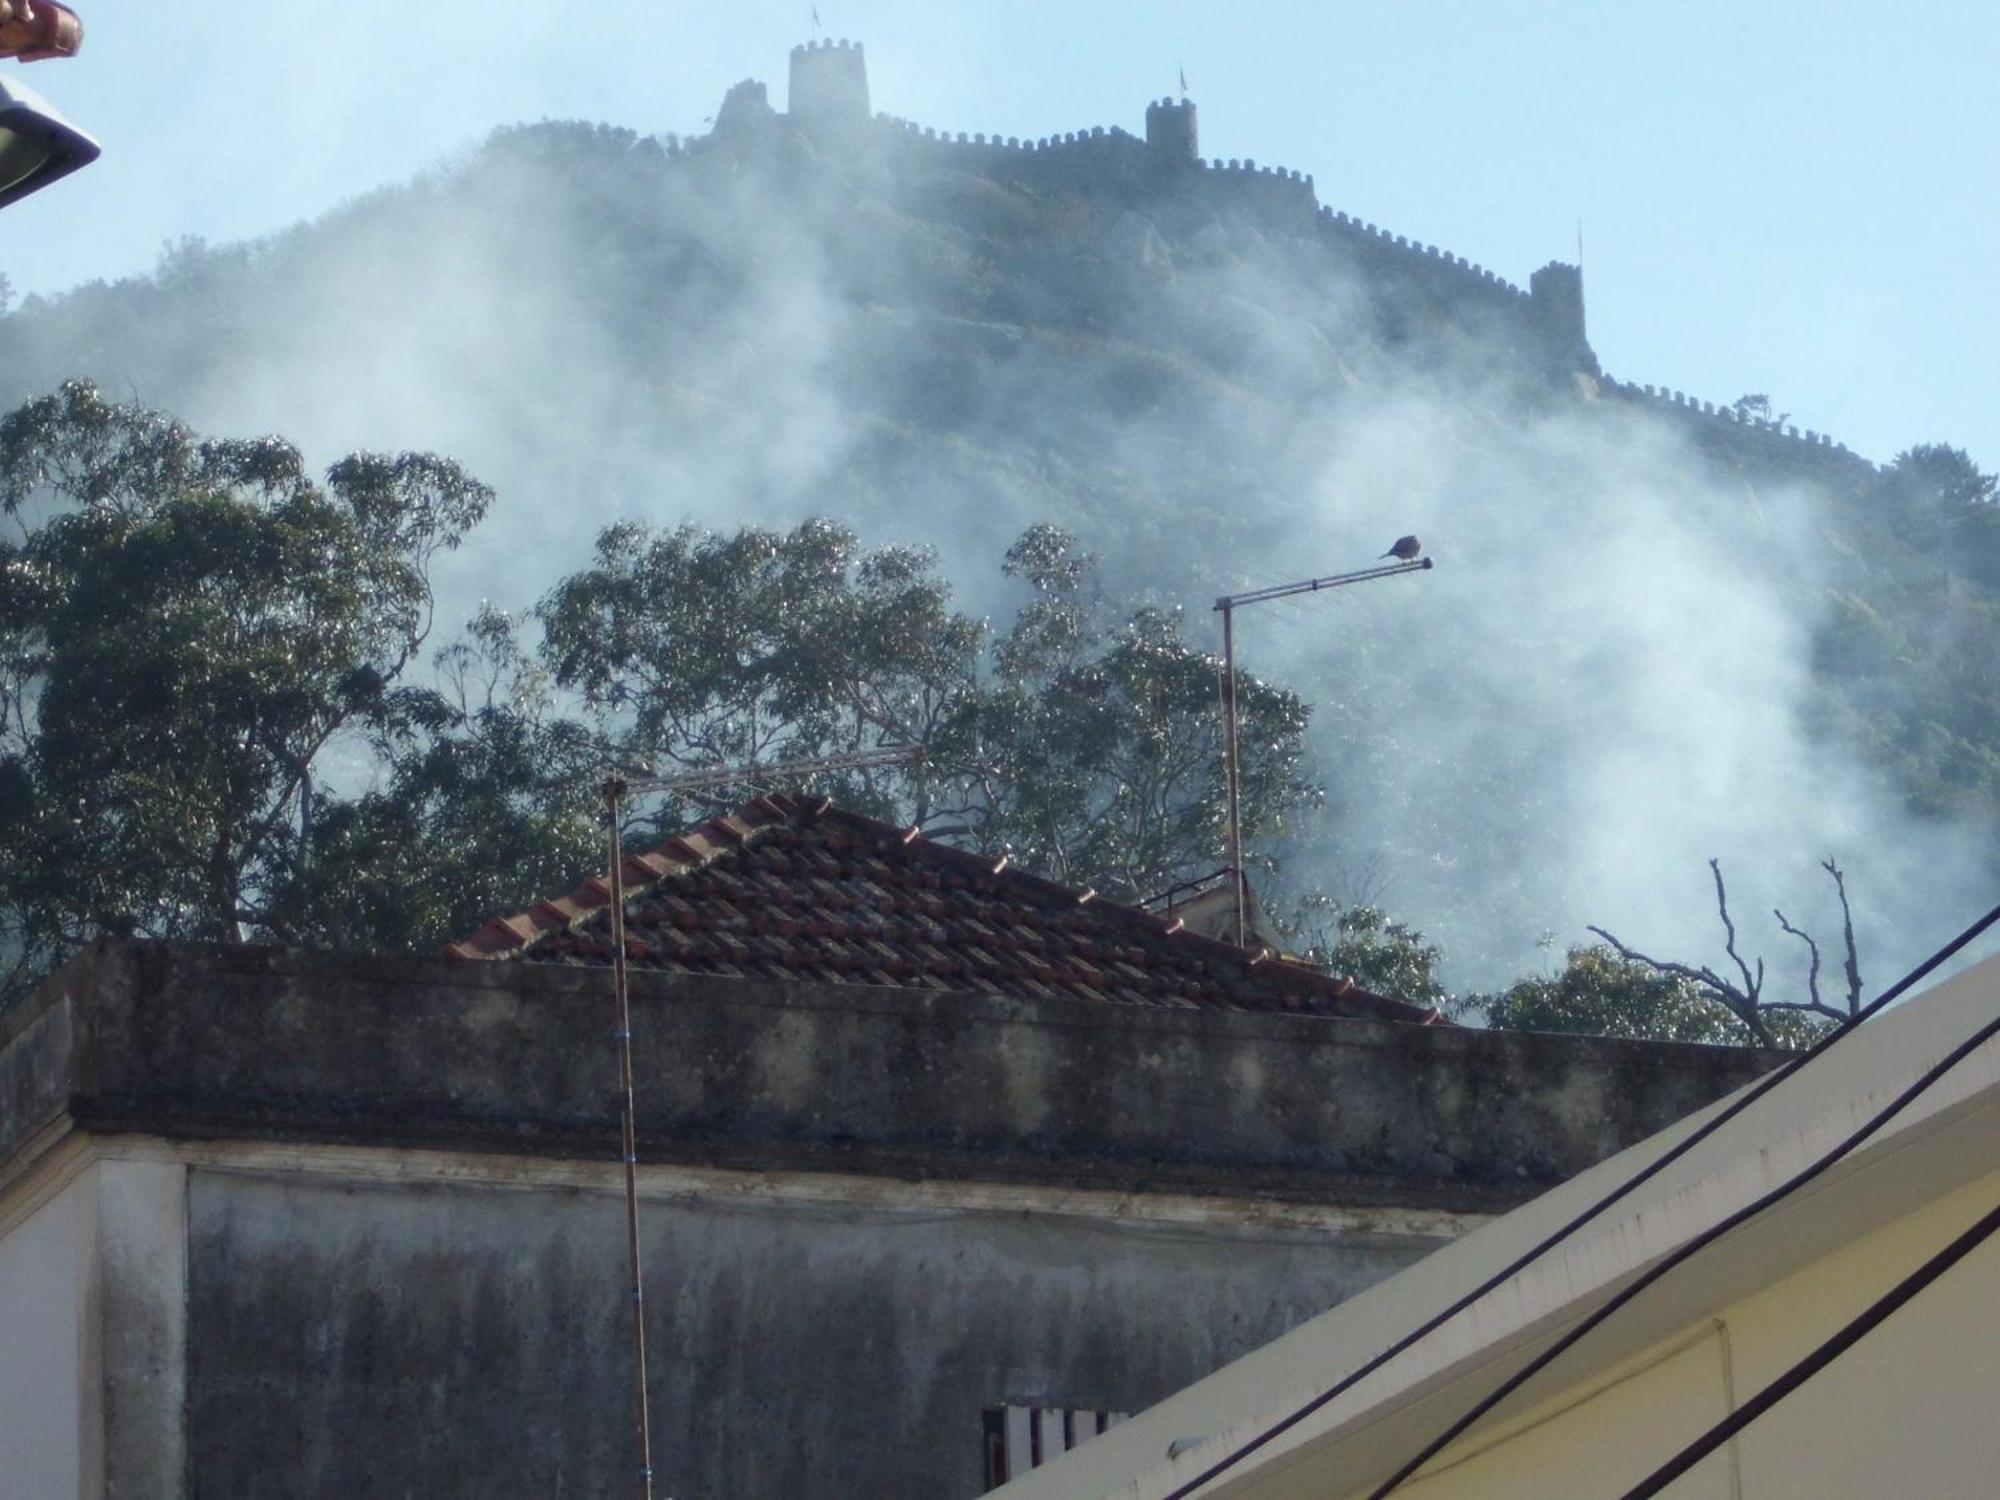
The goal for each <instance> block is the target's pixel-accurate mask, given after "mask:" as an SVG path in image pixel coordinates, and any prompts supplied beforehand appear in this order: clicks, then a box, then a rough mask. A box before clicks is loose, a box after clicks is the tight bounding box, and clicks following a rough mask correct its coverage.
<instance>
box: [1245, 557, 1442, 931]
mask: <svg viewBox="0 0 2000 1500" xmlns="http://www.w3.org/2000/svg"><path fill="white" fill-rule="evenodd" d="M1399 545H1400V544H1399ZM1411 550H1412V551H1415V550H1416V548H1415V544H1414V542H1413V543H1412V544H1411ZM1430 566H1431V559H1430V558H1428V557H1424V558H1413V559H1411V560H1409V561H1403V562H1394V563H1390V564H1388V565H1387V566H1384V567H1375V568H1358V569H1356V570H1355V571H1354V572H1352V573H1335V574H1332V575H1330V576H1328V577H1325V578H1302V579H1300V580H1299V581H1298V582H1297V583H1278V584H1273V585H1272V586H1271V587H1269V588H1262V589H1250V590H1247V591H1246V592H1244V593H1241V594H1224V595H1223V596H1222V597H1221V598H1219V599H1217V600H1216V601H1215V607H1216V609H1217V610H1218V611H1219V612H1220V613H1221V615H1222V719H1223V735H1224V740H1223V756H1224V767H1225V779H1226V780H1227V782H1228V788H1229V883H1230V885H1231V886H1232V887H1233V900H1234V903H1235V907H1236V946H1237V947H1239V948H1242V947H1245V946H1247V945H1248V943H1249V941H1250V934H1249V924H1248V920H1247V917H1246V915H1245V908H1246V907H1247V906H1248V904H1249V896H1248V892H1247V891H1246V889H1245V887H1244V879H1243V806H1242V803H1243V797H1242V790H1241V787H1242V780H1241V770H1240V767H1239V764H1238V761H1237V756H1236V611H1237V609H1238V608H1239V607H1240V606H1242V605H1245V604H1264V603H1268V602H1269V601H1270V600H1273V599H1289V598H1291V597H1292V595H1294V594H1316V593H1318V592H1319V591H1320V590H1321V589H1337V588H1345V587H1346V586H1347V585H1349V584H1352V583H1372V582H1374V581H1375V580H1376V579H1378V578H1394V577H1396V576H1397V575H1398V574H1400V573H1422V572H1425V571H1427V570H1428V569H1429V568H1430Z"/></svg>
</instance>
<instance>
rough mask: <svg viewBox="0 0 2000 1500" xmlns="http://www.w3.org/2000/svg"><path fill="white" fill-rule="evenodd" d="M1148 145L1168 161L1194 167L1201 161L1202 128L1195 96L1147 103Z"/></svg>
mask: <svg viewBox="0 0 2000 1500" xmlns="http://www.w3.org/2000/svg"><path fill="white" fill-rule="evenodd" d="M1146 146H1147V148H1148V149H1149V150H1151V151H1153V152H1154V153H1155V154H1156V155H1158V156H1159V158H1160V159H1161V160H1162V161H1163V162H1166V163H1169V164H1172V165H1176V166H1191V165H1193V164H1195V163H1197V162H1199V161H1200V160H1201V130H1200V127H1199V125H1198V124H1197V122H1196V119H1195V108H1194V101H1193V100H1192V99H1162V100H1160V102H1159V103H1157V104H1148V105H1147V106H1146Z"/></svg>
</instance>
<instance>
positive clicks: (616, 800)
mask: <svg viewBox="0 0 2000 1500" xmlns="http://www.w3.org/2000/svg"><path fill="white" fill-rule="evenodd" d="M923 753H924V752H923V749H922V747H920V746H915V745H912V746H909V747H906V748H904V749H897V750H861V751H856V752H855V753H853V754H851V755H828V756H822V757H820V758H818V759H810V760H778V761H769V762H765V763H763V764H759V763H758V762H756V761H750V762H748V763H747V764H744V765H736V766H723V765H717V766H707V767H703V768H701V769H698V770H693V771H677V772H675V773H673V774H671V775H667V776H658V775H653V774H650V773H649V774H646V775H626V774H624V773H622V772H619V771H615V770H614V771H612V772H611V773H610V774H609V775H607V776H606V777H605V778H604V782H603V785H602V787H601V790H602V792H603V794H604V821H605V824H606V826H607V827H608V829H609V830H610V832H609V835H608V842H609V844H610V850H609V853H610V857H611V879H610V882H609V883H610V886H611V992H612V998H613V999H614V1001H615V1002H616V1004H617V1011H618V1028H617V1030H616V1031H614V1032H613V1033H612V1036H613V1037H614V1038H615V1039H616V1041H617V1043H618V1091H619V1111H618V1135H619V1146H620V1155H621V1157H622V1159H623V1161H624V1165H625V1253H626V1257H627V1262H628V1265H629V1268H630V1287H631V1293H632V1388H633V1397H634V1405H635V1407H636V1408H637V1410H636V1417H635V1420H636V1424H637V1428H638V1438H639V1481H640V1482H639V1495H640V1500H653V1425H652V1418H651V1415H650V1412H649V1410H648V1405H647V1400H646V1282H645V1273H644V1271H643V1269H642V1267H641V1258H640V1253H639V1252H640V1245H639V1124H638V1117H637V1114H636V1112H635V1111H634V1108H633V1098H632V1095H633V1088H632V990H631V976H630V974H629V973H628V971H627V968H626V962H625V831H624V816H625V815H624V802H625V799H626V797H627V796H629V795H630V794H632V793H634V792H639V793H645V792H685V791H691V790H694V789H695V788H698V787H715V786H739V785H746V784H747V785H759V784H762V783H765V782H769V781H772V780H781V779H786V778H789V777H793V776H809V775H812V774H814V773H816V772H821V771H866V770H873V769H875V768H877V767H881V766H898V765H908V764H910V763H911V762H913V761H917V760H921V759H922V758H923Z"/></svg>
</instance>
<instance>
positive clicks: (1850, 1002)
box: [1820, 856, 1861, 1016]
mask: <svg viewBox="0 0 2000 1500" xmlns="http://www.w3.org/2000/svg"><path fill="white" fill-rule="evenodd" d="M1820 868H1821V869H1822V870H1824V871H1826V873H1827V874H1829V875H1831V876H1832V877H1833V888H1834V889H1835V890H1836V891H1838V892H1840V929H1841V936H1842V937H1843V938H1844V939H1845V940H1846V943H1847V1014H1848V1015H1849V1016H1856V1015H1859V1014H1860V1013H1861V959H1860V956H1859V955H1858V954H1857V953H1856V952H1855V948H1854V911H1853V908H1851V907H1850V906H1849V905H1848V904H1847V877H1846V876H1845V875H1844V874H1842V873H1841V869H1840V866H1839V865H1837V864H1835V863H1834V862H1833V859H1832V857H1831V856H1829V857H1828V858H1826V859H1824V860H1822V861H1820Z"/></svg>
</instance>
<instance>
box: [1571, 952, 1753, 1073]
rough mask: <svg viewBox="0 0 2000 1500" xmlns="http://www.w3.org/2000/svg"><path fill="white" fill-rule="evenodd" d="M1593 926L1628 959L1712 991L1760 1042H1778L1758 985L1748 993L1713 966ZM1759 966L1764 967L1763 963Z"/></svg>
mask: <svg viewBox="0 0 2000 1500" xmlns="http://www.w3.org/2000/svg"><path fill="white" fill-rule="evenodd" d="M1589 930H1590V931H1591V932H1594V933H1596V934H1597V935H1598V936H1599V937H1601V938H1603V939H1604V941H1605V942H1607V943H1609V944H1610V945H1611V947H1612V950H1613V951H1614V952H1616V953H1617V955H1618V956H1619V957H1620V958H1622V959H1624V960H1625V961H1626V962H1627V963H1633V964H1643V965H1644V966H1645V967H1646V968H1649V969H1651V970H1652V971H1653V972H1654V973H1655V974H1671V975H1672V976H1673V977H1674V978H1676V979H1685V980H1687V981H1689V982H1690V983H1691V984H1695V985H1699V986H1700V987H1701V988H1702V989H1704V990H1706V991H1708V993H1709V996H1710V998H1711V999H1714V1000H1717V1001H1719V1002H1720V1003H1721V1004H1723V1005H1725V1006H1727V1007H1728V1008H1729V1010H1730V1013H1731V1014H1733V1015H1734V1016H1735V1017H1736V1018H1737V1019H1738V1020H1739V1021H1741V1022H1742V1023H1743V1024H1744V1025H1745V1026H1746V1027H1748V1028H1749V1031H1750V1035H1751V1036H1752V1037H1753V1038H1754V1039H1755V1040H1756V1041H1757V1043H1758V1044H1759V1045H1760V1046H1764V1047H1770V1046H1775V1045H1776V1042H1775V1041H1774V1039H1773V1038H1772V1036H1771V1031H1770V1028H1769V1027H1768V1026H1766V1025H1765V1024H1764V1022H1763V1021H1762V1020H1761V1019H1760V1018H1759V1017H1758V1015H1757V1000H1756V990H1755V989H1754V988H1753V989H1752V990H1751V992H1750V993H1749V994H1745V993H1744V992H1743V991H1742V990H1739V989H1738V988H1737V987H1736V986H1735V985H1733V984H1731V983H1730V982H1729V981H1728V980H1726V979H1724V978H1723V977H1722V976H1721V975H1720V974H1718V973H1716V972H1715V970H1713V969H1711V968H1708V967H1706V966H1703V967H1701V968H1695V967H1693V966H1691V965H1689V964H1680V963H1673V962H1671V961H1670V960H1667V959H1664V958H1653V957H1651V956H1650V955H1648V954H1644V953H1641V952H1640V951H1639V950H1638V949H1637V948H1633V947H1630V946H1628V945H1627V944H1626V943H1624V942H1623V941H1621V940H1620V939H1618V938H1616V937H1613V936H1612V935H1611V934H1610V933H1608V932H1606V931H1605V930H1604V929H1603V928H1602V927H1592V928H1590V929H1589ZM1738 962H1739V963H1740V962H1741V960H1738ZM1759 967H1760V968H1761V964H1760V966H1759ZM1744 977H1745V978H1746V979H1747V978H1749V977H1750V976H1749V971H1748V970H1747V969H1746V970H1745V971H1744ZM1760 977H1761V976H1760Z"/></svg>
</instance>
